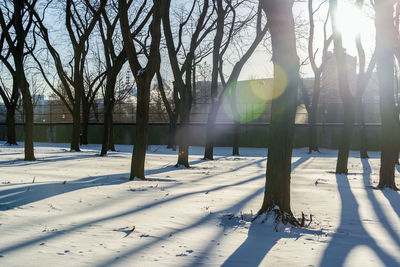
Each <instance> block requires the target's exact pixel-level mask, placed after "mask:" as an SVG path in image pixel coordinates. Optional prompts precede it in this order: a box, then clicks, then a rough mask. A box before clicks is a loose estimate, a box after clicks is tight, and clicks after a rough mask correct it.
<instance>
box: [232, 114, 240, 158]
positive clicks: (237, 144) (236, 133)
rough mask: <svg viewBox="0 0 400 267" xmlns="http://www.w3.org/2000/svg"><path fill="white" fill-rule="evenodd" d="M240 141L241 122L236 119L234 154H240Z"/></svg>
mask: <svg viewBox="0 0 400 267" xmlns="http://www.w3.org/2000/svg"><path fill="white" fill-rule="evenodd" d="M239 141H240V122H238V121H235V122H234V123H233V143H232V156H240V154H239Z"/></svg>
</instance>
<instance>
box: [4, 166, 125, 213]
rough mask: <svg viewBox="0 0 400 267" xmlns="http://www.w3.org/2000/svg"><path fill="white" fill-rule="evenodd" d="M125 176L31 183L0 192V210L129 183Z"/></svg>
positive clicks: (113, 175) (114, 175) (116, 175)
mask: <svg viewBox="0 0 400 267" xmlns="http://www.w3.org/2000/svg"><path fill="white" fill-rule="evenodd" d="M126 176H127V174H122V173H121V174H112V175H103V176H93V177H85V178H82V179H78V180H73V181H65V182H61V181H60V182H51V183H31V184H27V185H24V186H19V187H16V188H11V189H3V190H0V210H8V209H12V208H16V207H20V206H23V205H26V204H29V203H32V202H35V201H39V200H43V199H46V198H50V197H53V196H56V195H60V194H64V193H68V192H72V191H75V190H81V189H85V188H90V187H96V186H106V185H117V184H122V183H126V182H129V180H128V178H123V177H126Z"/></svg>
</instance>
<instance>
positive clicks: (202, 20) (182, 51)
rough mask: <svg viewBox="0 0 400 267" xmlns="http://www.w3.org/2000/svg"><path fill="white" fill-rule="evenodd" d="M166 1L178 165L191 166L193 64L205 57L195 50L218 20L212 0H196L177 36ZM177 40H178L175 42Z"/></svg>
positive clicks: (164, 19)
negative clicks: (176, 114)
mask: <svg viewBox="0 0 400 267" xmlns="http://www.w3.org/2000/svg"><path fill="white" fill-rule="evenodd" d="M166 2H167V3H166V8H164V9H163V11H162V22H163V29H164V36H165V41H166V44H167V50H168V56H169V61H170V64H171V69H172V73H173V78H174V90H177V92H178V93H179V98H180V101H179V103H180V107H179V117H180V118H179V122H180V135H179V137H178V138H179V153H178V162H177V166H180V165H182V166H185V167H189V144H188V123H189V119H190V111H191V109H192V102H193V95H192V79H193V76H192V71H193V65H195V64H196V60H199V58H202V57H204V56H205V55H204V54H202V53H200V55H199V54H198V55H197V56H196V50H197V49H198V48H199V46H200V44H201V43H202V42H203V41H204V40H205V38H206V37H207V35H208V34H209V33H211V32H212V31H213V29H214V27H215V24H216V20H213V12H214V9H213V8H212V7H210V3H209V2H210V1H209V0H203V1H193V4H192V6H191V9H190V11H189V12H188V13H187V14H185V15H184V16H185V17H184V18H182V20H181V22H180V23H179V29H178V35H177V36H174V35H173V27H172V24H171V19H170V14H169V10H170V4H171V3H170V1H166ZM196 7H197V9H198V10H199V14H198V16H196V14H195V10H196ZM189 22H192V23H193V24H195V25H196V26H195V28H194V29H192V31H188V32H186V31H184V29H185V26H186V25H187V24H188V23H189ZM185 33H189V34H190V36H184V34H185ZM174 37H175V38H174ZM186 38H188V40H190V41H189V45H185V43H186V42H185V39H186ZM174 40H177V43H176V44H175V42H174ZM206 54H207V53H206ZM181 55H184V59H183V60H181V61H180V60H179V59H180V56H181Z"/></svg>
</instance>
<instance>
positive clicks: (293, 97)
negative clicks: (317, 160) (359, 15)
mask: <svg viewBox="0 0 400 267" xmlns="http://www.w3.org/2000/svg"><path fill="white" fill-rule="evenodd" d="M292 6H293V1H291V0H263V1H262V7H263V9H264V11H265V13H266V15H267V19H268V24H269V29H270V33H271V44H272V53H273V54H272V62H273V63H274V90H279V87H282V84H281V81H282V79H286V80H287V83H286V85H285V90H284V91H283V93H282V94H281V95H280V96H279V97H277V98H275V99H273V100H272V107H271V126H270V140H273V142H270V144H269V146H268V160H267V175H266V183H265V194H264V201H263V204H262V207H261V209H260V211H259V212H258V216H259V215H260V214H263V213H267V214H272V215H273V216H274V218H275V222H276V223H281V222H282V223H283V224H286V223H289V224H292V225H295V226H299V222H298V221H297V220H296V218H295V217H294V216H293V214H292V211H291V208H290V172H291V158H292V147H293V134H294V119H295V114H296V106H297V87H298V81H299V79H298V77H299V57H298V56H297V52H296V37H295V32H294V19H293V14H292ZM284 77H285V78H284Z"/></svg>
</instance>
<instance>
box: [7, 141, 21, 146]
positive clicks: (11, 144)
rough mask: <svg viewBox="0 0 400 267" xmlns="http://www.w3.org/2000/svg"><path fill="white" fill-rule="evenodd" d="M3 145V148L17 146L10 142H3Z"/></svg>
mask: <svg viewBox="0 0 400 267" xmlns="http://www.w3.org/2000/svg"><path fill="white" fill-rule="evenodd" d="M4 145H5V146H18V144H17V143H12V142H5V143H4Z"/></svg>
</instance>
